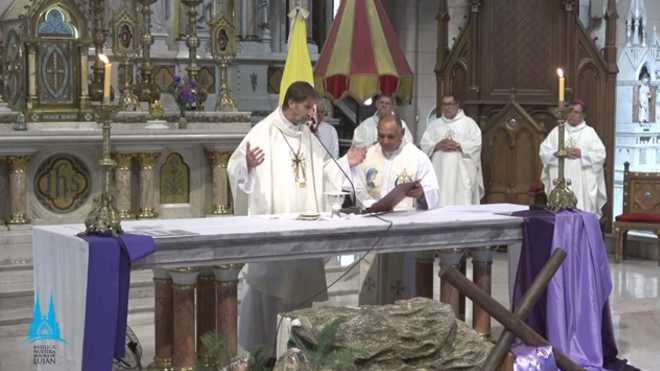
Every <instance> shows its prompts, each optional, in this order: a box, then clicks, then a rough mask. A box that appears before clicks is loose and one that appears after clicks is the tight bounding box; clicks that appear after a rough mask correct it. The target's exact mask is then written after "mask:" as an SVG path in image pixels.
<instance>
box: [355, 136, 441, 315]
mask: <svg viewBox="0 0 660 371" xmlns="http://www.w3.org/2000/svg"><path fill="white" fill-rule="evenodd" d="M351 177H352V178H353V181H354V183H355V187H356V192H357V197H358V200H359V201H360V203H362V205H363V206H364V207H369V206H371V204H373V203H374V202H375V201H377V200H379V199H380V198H382V197H384V196H385V195H387V194H388V193H389V192H390V191H391V190H392V189H393V188H394V187H396V185H398V184H400V183H407V182H413V181H419V182H420V184H421V186H422V188H423V189H424V197H425V200H426V205H427V207H428V208H429V209H433V208H436V207H437V205H438V195H437V194H438V182H437V180H436V177H435V173H434V172H433V167H432V165H431V161H430V160H429V158H428V157H427V156H426V154H424V153H423V152H422V151H420V150H419V149H418V148H417V147H415V145H413V144H410V143H408V144H405V143H403V144H401V146H400V148H399V149H398V150H397V151H395V152H393V153H388V154H385V153H383V149H382V147H381V146H380V144H378V143H376V144H374V145H372V146H371V147H370V148H369V150H368V151H367V155H366V157H365V159H364V161H363V162H362V163H361V164H360V165H359V166H356V167H353V168H352V169H351ZM417 206H418V205H417V202H416V200H415V199H413V198H411V197H406V198H404V199H403V200H402V201H401V202H400V203H399V204H398V205H396V207H395V209H396V210H406V209H408V210H409V209H415V208H416V207H417ZM419 217H420V218H423V217H424V216H423V214H420V215H419ZM383 218H385V219H387V215H384V216H383ZM384 233H386V232H384ZM415 271H416V253H393V254H368V255H367V256H366V257H365V259H364V260H363V261H362V262H361V263H360V282H361V287H362V289H361V290H360V298H359V302H360V304H388V303H393V302H394V301H396V300H399V299H404V298H412V297H413V296H414V295H415V292H416V288H415V278H416V275H415ZM429 279H431V277H429ZM369 282H373V283H374V284H369Z"/></svg>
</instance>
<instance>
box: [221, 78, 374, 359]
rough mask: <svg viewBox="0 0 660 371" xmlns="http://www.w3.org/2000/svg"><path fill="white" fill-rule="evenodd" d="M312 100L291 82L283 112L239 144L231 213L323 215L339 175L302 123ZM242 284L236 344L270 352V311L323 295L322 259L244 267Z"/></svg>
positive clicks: (354, 159)
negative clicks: (245, 289)
mask: <svg viewBox="0 0 660 371" xmlns="http://www.w3.org/2000/svg"><path fill="white" fill-rule="evenodd" d="M316 101H317V94H316V92H315V91H314V88H313V87H312V86H311V85H310V84H308V83H306V82H301V81H298V82H294V83H293V84H291V85H290V86H289V88H288V89H287V91H286V95H285V97H284V103H283V104H282V106H281V107H280V108H277V109H276V110H275V111H274V112H273V113H271V114H270V115H269V116H268V117H266V118H265V119H263V120H262V121H260V122H259V123H257V124H256V125H255V126H254V127H253V128H252V129H251V130H250V132H249V133H248V134H247V135H246V136H245V138H243V141H242V142H241V143H240V144H239V146H238V148H237V149H236V150H235V151H234V153H233V154H232V156H231V158H230V159H229V164H228V168H227V171H228V175H229V180H230V185H231V190H232V194H233V195H234V207H235V212H236V213H240V212H241V209H243V210H244V211H247V214H248V215H258V214H286V213H295V214H300V213H308V214H316V213H320V212H321V211H323V210H324V209H325V206H324V201H325V200H324V196H323V195H324V193H325V192H333V191H338V190H339V189H340V187H341V186H342V183H343V179H344V176H343V175H342V173H341V171H340V170H339V168H338V166H337V164H336V163H334V162H333V161H331V160H330V156H329V155H328V154H327V152H326V151H325V150H324V149H323V147H322V146H321V145H320V143H319V141H318V138H317V137H316V135H314V134H313V133H312V129H314V126H315V123H312V124H310V125H308V123H309V122H310V120H312V121H313V119H314V118H313V112H314V106H315V104H316ZM310 127H311V128H312V129H310ZM363 157H364V153H363V152H361V151H358V150H355V149H353V150H349V152H348V153H347V155H346V156H345V157H344V158H343V159H342V160H340V161H339V164H340V166H342V167H344V171H345V172H348V171H350V170H349V167H350V163H353V164H357V163H359V162H360V161H361V160H362V158H363ZM245 278H246V281H247V292H246V295H245V299H244V300H243V302H242V304H241V308H240V316H239V317H240V321H239V343H240V345H241V346H242V348H243V349H245V350H247V351H250V352H253V351H255V350H257V349H258V348H260V347H265V348H266V349H272V348H273V347H274V344H275V332H276V318H277V313H280V312H286V311H291V310H294V309H298V308H301V307H306V306H310V305H311V303H312V302H313V301H323V300H325V299H326V297H327V292H326V281H325V270H324V266H323V260H322V259H308V260H296V261H282V262H268V263H249V264H248V265H247V272H246V275H245Z"/></svg>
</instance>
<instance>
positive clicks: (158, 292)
mask: <svg viewBox="0 0 660 371" xmlns="http://www.w3.org/2000/svg"><path fill="white" fill-rule="evenodd" d="M153 272H154V295H155V303H154V328H155V341H154V347H155V349H154V352H155V355H154V361H153V362H152V363H151V364H150V365H149V367H148V368H147V369H148V370H154V371H155V370H160V371H174V368H173V367H172V351H173V347H174V318H173V308H174V305H173V302H172V294H173V293H172V278H171V277H170V274H169V272H167V271H166V270H164V269H154V270H153Z"/></svg>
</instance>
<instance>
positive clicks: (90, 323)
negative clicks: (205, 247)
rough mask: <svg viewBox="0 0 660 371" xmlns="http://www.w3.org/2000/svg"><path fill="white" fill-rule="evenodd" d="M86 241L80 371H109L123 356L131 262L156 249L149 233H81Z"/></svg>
mask: <svg viewBox="0 0 660 371" xmlns="http://www.w3.org/2000/svg"><path fill="white" fill-rule="evenodd" d="M82 238H83V239H84V240H86V241H87V242H88V243H89V268H88V273H87V299H86V304H85V332H84V334H85V335H84V339H83V359H82V370H83V371H110V370H112V359H113V358H115V357H123V356H124V349H125V341H126V319H127V317H128V289H129V286H130V273H131V262H133V261H135V260H138V259H140V258H143V257H145V256H147V255H149V254H151V253H152V252H154V251H155V249H156V244H155V243H154V240H153V239H152V238H151V237H149V236H139V235H132V234H121V235H119V238H115V237H100V236H94V235H90V236H83V237H82Z"/></svg>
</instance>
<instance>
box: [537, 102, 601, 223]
mask: <svg viewBox="0 0 660 371" xmlns="http://www.w3.org/2000/svg"><path fill="white" fill-rule="evenodd" d="M585 108H586V106H585V104H584V102H582V101H580V100H576V101H575V102H574V103H573V104H572V105H571V111H570V112H569V114H568V116H567V118H566V123H567V124H568V125H566V126H565V128H566V129H565V130H566V132H565V134H564V147H565V148H566V152H567V153H568V157H567V158H566V159H565V161H564V177H565V178H566V179H567V180H570V182H571V184H570V188H571V189H572V190H573V192H574V193H575V196H576V197H577V208H578V209H580V210H584V211H589V212H592V213H595V214H598V215H602V213H603V211H602V210H603V206H605V202H607V191H606V188H605V173H604V171H603V165H604V164H605V158H606V151H605V145H604V144H603V142H602V141H601V140H600V137H598V134H596V130H594V128H592V127H591V126H589V125H587V123H586V122H585V120H584V117H585ZM558 149H559V130H558V128H557V127H555V128H553V129H552V131H550V134H548V136H547V137H546V138H545V140H544V141H543V143H541V148H540V150H539V155H540V156H541V161H543V174H542V176H541V181H542V182H543V184H544V186H545V193H546V194H547V195H549V194H550V192H551V191H552V189H553V188H554V185H553V181H554V180H555V179H557V177H558V169H559V159H558V158H557V156H556V153H557V151H558Z"/></svg>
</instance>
